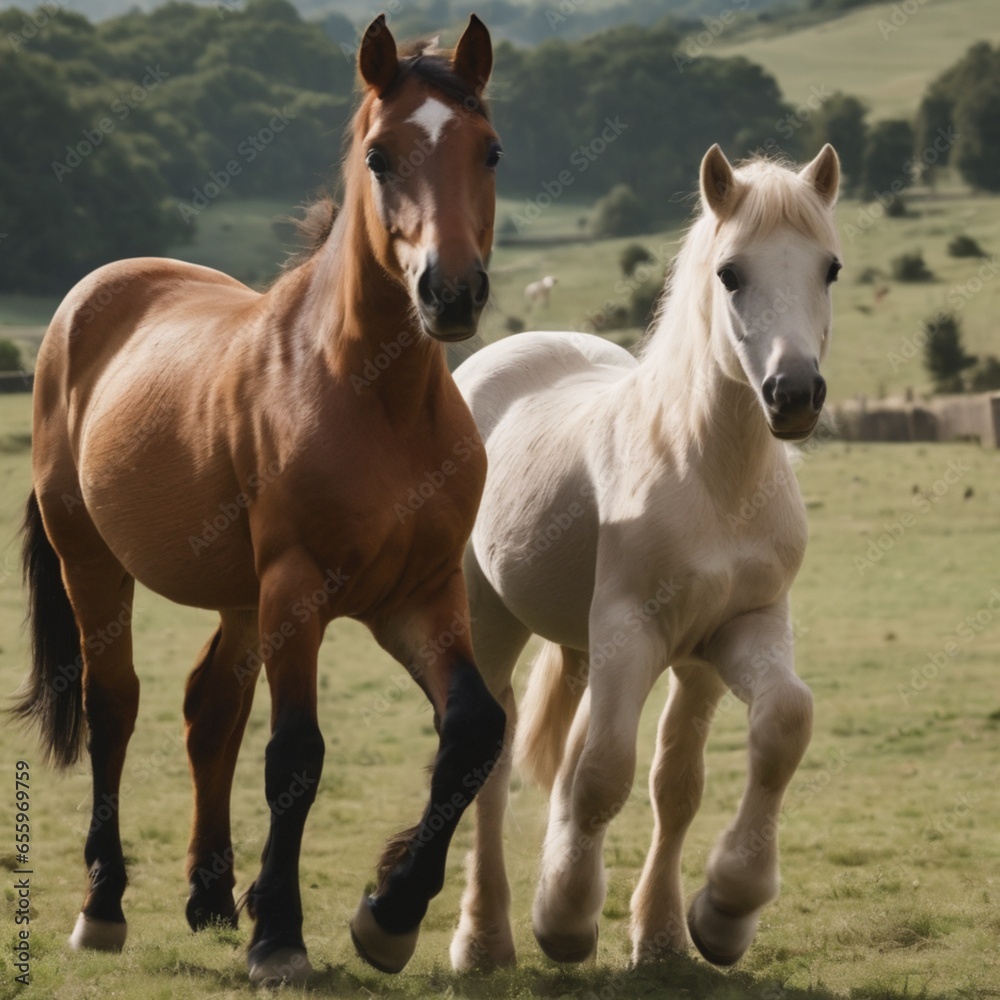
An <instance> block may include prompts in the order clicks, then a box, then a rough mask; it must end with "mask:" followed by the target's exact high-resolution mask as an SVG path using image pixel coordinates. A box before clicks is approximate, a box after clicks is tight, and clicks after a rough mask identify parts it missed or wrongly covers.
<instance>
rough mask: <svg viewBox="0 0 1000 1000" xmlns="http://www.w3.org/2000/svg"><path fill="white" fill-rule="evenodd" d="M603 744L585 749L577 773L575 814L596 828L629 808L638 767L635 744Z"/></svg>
mask: <svg viewBox="0 0 1000 1000" xmlns="http://www.w3.org/2000/svg"><path fill="white" fill-rule="evenodd" d="M601 744H602V745H601V746H594V747H588V748H586V749H584V751H583V753H582V754H581V755H580V759H579V761H578V763H577V766H576V770H575V771H574V774H573V802H574V806H575V809H574V811H575V812H576V814H577V817H578V818H579V819H586V820H587V822H588V823H589V825H590V826H592V827H595V828H596V826H604V825H605V824H607V823H608V822H610V821H611V820H612V819H613V818H614V817H615V816H617V815H618V813H619V812H620V811H621V809H622V807H623V806H624V805H625V803H626V801H627V800H628V797H629V795H630V794H631V793H632V780H633V778H634V777H635V766H636V751H635V746H634V745H632V744H631V743H629V744H624V743H623V744H620V745H615V744H614V742H613V741H608V740H602V741H601Z"/></svg>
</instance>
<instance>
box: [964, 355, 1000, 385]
mask: <svg viewBox="0 0 1000 1000" xmlns="http://www.w3.org/2000/svg"><path fill="white" fill-rule="evenodd" d="M969 387H970V388H971V389H972V391H973V392H995V391H996V390H998V389H1000V358H997V357H995V356H994V355H992V354H987V355H986V357H984V358H980V359H979V364H977V365H976V367H975V368H974V369H973V370H972V375H971V376H970V377H969Z"/></svg>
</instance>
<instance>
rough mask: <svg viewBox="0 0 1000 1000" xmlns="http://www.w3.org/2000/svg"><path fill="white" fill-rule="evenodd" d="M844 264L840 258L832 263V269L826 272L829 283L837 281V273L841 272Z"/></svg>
mask: <svg viewBox="0 0 1000 1000" xmlns="http://www.w3.org/2000/svg"><path fill="white" fill-rule="evenodd" d="M843 266H844V265H843V264H841V263H840V261H839V260H835V261H834V262H833V263H832V264H831V265H830V270H829V271H827V272H826V283H827V284H828V285H832V284H833V282H835V281H836V280H837V275H838V274H840V269H841V268H842V267H843Z"/></svg>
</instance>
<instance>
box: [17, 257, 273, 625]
mask: <svg viewBox="0 0 1000 1000" xmlns="http://www.w3.org/2000/svg"><path fill="white" fill-rule="evenodd" d="M261 298H262V297H261V296H260V295H259V294H258V293H256V292H254V291H252V290H251V289H249V288H247V287H246V286H245V285H243V284H241V283H240V282H238V281H236V280H234V279H232V278H229V277H227V276H226V275H224V274H221V273H220V272H217V271H213V270H210V269H208V268H203V267H198V266H196V265H191V264H185V263H182V262H179V261H170V260H160V259H155V258H137V259H135V260H126V261H119V262H117V263H114V264H109V265H107V266H106V267H103V268H100V269H99V270H97V271H94V272H93V273H92V274H90V275H88V276H87V277H86V278H84V279H83V280H82V281H81V282H80V283H79V284H77V285H76V287H75V288H73V289H72V291H71V292H70V293H69V294H68V295H67V296H66V298H65V299H64V301H63V303H62V304H61V305H60V307H59V309H58V310H57V312H56V315H55V316H54V318H53V320H52V323H51V325H50V327H49V330H48V332H47V334H46V337H45V340H44V342H43V344H42V349H41V351H40V352H39V357H38V363H37V367H36V382H35V385H36V388H35V447H34V481H35V489H36V492H37V494H38V498H39V503H40V506H41V508H42V512H43V516H44V518H45V522H46V526H47V528H48V530H49V531H50V532H53V533H54V534H55V535H56V536H59V535H61V534H63V532H60V524H64V525H65V529H66V530H65V535H66V536H67V538H71V537H76V536H78V535H79V532H78V531H77V530H76V529H78V528H79V527H80V523H81V521H82V520H83V518H82V517H81V516H80V515H81V514H83V513H85V515H86V517H88V518H89V519H90V521H92V522H93V525H94V527H95V528H96V529H97V531H98V532H99V533H100V535H101V536H102V538H103V540H104V542H105V543H106V544H107V546H108V548H109V549H110V550H111V551H112V552H113V553H114V555H115V556H116V557H117V559H118V560H119V561H120V562H121V564H122V566H123V567H124V568H125V569H126V570H128V571H129V572H130V573H131V574H132V575H133V576H136V577H137V578H138V579H140V580H142V581H143V582H144V583H146V584H147V585H148V586H150V587H152V588H153V589H155V590H158V591H160V592H161V593H164V594H165V595H166V596H168V597H171V598H173V599H175V600H178V599H180V600H183V602H184V603H188V604H202V605H207V606H218V605H219V603H220V601H219V599H218V597H217V596H215V595H214V594H213V593H212V592H213V591H215V590H217V587H218V584H219V583H221V582H224V583H225V587H226V589H227V590H230V591H232V593H229V594H228V595H227V597H226V598H224V600H223V603H225V604H230V605H231V604H234V603H235V604H242V603H244V602H246V603H247V604H248V605H249V606H253V604H254V603H255V601H256V589H255V587H254V586H253V585H251V586H250V587H248V588H239V587H234V586H233V584H234V582H235V580H236V579H237V578H238V577H242V576H249V578H250V579H251V580H252V577H253V572H252V570H253V559H252V551H251V548H250V542H249V534H248V531H247V530H246V525H245V524H243V525H240V524H238V521H239V520H240V518H239V514H241V513H245V510H244V509H242V508H240V507H239V505H238V503H237V504H236V507H235V508H233V507H229V506H225V508H224V509H223V510H220V509H219V506H218V504H219V501H218V500H216V501H215V503H214V504H213V503H212V502H211V501H210V500H209V498H216V497H229V498H232V500H233V502H234V503H235V502H236V500H237V498H238V495H239V493H240V489H239V487H238V485H237V479H236V476H235V474H234V471H233V467H232V463H231V461H227V460H226V454H227V452H228V449H229V444H228V439H229V437H230V435H231V434H232V433H233V427H232V416H231V413H230V410H231V409H232V403H233V391H232V384H233V381H234V366H233V365H232V359H233V358H234V357H236V356H243V357H245V356H246V354H247V351H248V348H249V345H250V344H251V343H252V341H253V337H254V333H255V332H256V327H257V326H258V325H259V314H260V312H261V310H260V307H259V303H260V301H261ZM241 314H242V316H243V322H242V323H240V322H239V317H240V316H241ZM206 341H210V343H206ZM237 388H238V387H237ZM223 503H224V504H225V503H226V501H223ZM244 520H245V518H244ZM223 521H225V524H223ZM202 543H204V544H202ZM165 554H166V555H167V556H168V557H167V558H164V556H165ZM192 569H194V570H195V571H194V572H192ZM239 570H244V571H246V570H249V573H247V572H243V573H240V572H239ZM223 578H224V581H223ZM192 581H198V582H197V583H196V584H195V586H194V590H193V591H192ZM178 588H181V589H183V591H184V594H183V595H181V594H180V593H179V592H177V590H178ZM241 590H242V591H245V592H240V591H241Z"/></svg>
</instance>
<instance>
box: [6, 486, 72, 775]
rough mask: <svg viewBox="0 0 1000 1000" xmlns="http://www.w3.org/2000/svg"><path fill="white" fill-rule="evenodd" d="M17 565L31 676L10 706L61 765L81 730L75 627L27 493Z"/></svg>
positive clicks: (51, 552)
mask: <svg viewBox="0 0 1000 1000" xmlns="http://www.w3.org/2000/svg"><path fill="white" fill-rule="evenodd" d="M22 531H23V534H24V548H23V549H22V552H21V568H22V571H23V573H24V584H25V587H26V588H27V591H28V624H29V627H30V630H31V674H30V676H29V677H28V680H27V685H26V686H27V690H26V692H25V693H24V694H23V696H22V697H21V700H20V701H19V702H18V703H17V704H16V705H15V706H14V707H13V709H11V712H12V714H13V715H14V716H15V717H16V718H17V719H19V720H21V721H22V722H25V723H27V724H28V725H32V726H35V727H37V729H38V732H39V737H40V739H41V743H42V751H43V753H44V754H45V757H46V759H47V760H48V761H49V762H51V763H52V764H54V765H55V766H56V767H59V768H65V767H69V766H70V765H71V764H75V763H76V761H77V760H79V759H80V753H81V751H82V749H83V743H84V736H85V732H86V718H85V716H84V712H83V656H82V654H81V652H80V631H79V629H78V628H77V624H76V618H75V617H74V615H73V608H72V607H71V605H70V603H69V597H68V595H67V594H66V587H65V586H64V584H63V579H62V570H61V567H60V565H59V556H57V555H56V550H55V549H54V548H53V547H52V543H51V542H50V541H49V538H48V535H46V534H45V526H44V525H43V524H42V512H41V510H40V509H39V507H38V499H37V497H36V496H35V493H34V491H32V493H31V496H30V497H28V507H27V510H26V511H25V515H24V526H23V528H22Z"/></svg>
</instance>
